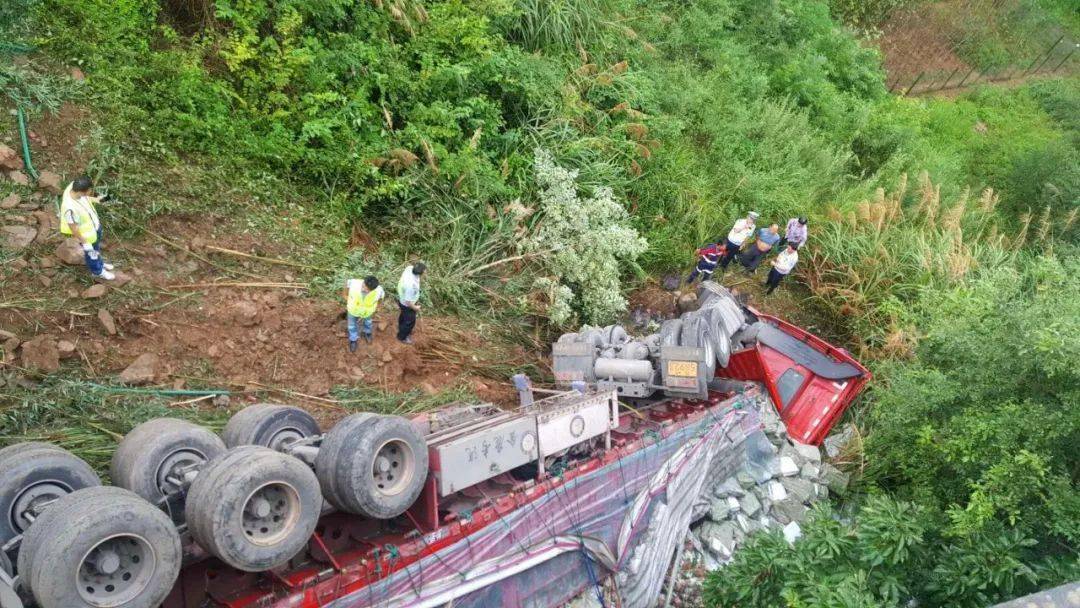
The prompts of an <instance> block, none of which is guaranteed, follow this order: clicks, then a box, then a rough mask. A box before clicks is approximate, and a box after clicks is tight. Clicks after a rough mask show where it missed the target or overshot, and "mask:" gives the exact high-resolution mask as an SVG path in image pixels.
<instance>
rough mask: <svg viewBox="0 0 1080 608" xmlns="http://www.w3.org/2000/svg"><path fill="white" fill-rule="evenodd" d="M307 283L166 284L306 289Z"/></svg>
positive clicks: (197, 286)
mask: <svg viewBox="0 0 1080 608" xmlns="http://www.w3.org/2000/svg"><path fill="white" fill-rule="evenodd" d="M307 286H308V285H307V283H270V282H263V283H241V282H236V281H221V282H219V283H177V284H176V285H166V287H168V288H169V289H208V288H212V287H266V288H270V289H307Z"/></svg>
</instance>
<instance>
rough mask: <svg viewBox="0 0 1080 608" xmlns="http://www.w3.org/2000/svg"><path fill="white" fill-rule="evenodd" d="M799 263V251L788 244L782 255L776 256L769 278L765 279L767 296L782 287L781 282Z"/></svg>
mask: <svg viewBox="0 0 1080 608" xmlns="http://www.w3.org/2000/svg"><path fill="white" fill-rule="evenodd" d="M798 262H799V249H798V248H797V247H796V246H795V245H792V244H791V243H788V246H787V247H786V248H785V249H784V250H783V251H781V252H780V255H778V256H776V259H775V260H773V261H772V268H770V269H769V277H768V278H767V279H765V287H767V288H768V289H766V290H765V295H769V294H771V293H772V292H773V291H775V290H776V287H777V286H778V285H780V281H781V280H783V278H784V277H786V276H787V275H788V274H790V273H791V271H792V270H793V269H794V268H795V264H797V263H798Z"/></svg>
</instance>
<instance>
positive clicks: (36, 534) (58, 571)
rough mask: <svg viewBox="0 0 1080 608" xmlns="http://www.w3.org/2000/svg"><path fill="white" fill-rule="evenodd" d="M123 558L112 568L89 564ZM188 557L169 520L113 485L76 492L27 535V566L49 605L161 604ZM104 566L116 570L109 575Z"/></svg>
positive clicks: (23, 555)
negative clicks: (105, 554)
mask: <svg viewBox="0 0 1080 608" xmlns="http://www.w3.org/2000/svg"><path fill="white" fill-rule="evenodd" d="M106 548H107V549H110V550H111V549H115V550H114V551H111V553H112V555H113V556H115V557H116V559H115V561H114V562H113V564H112V565H111V566H103V565H102V562H101V561H98V568H94V567H93V566H91V565H89V562H93V561H95V557H97V559H98V560H103V559H104V560H107V559H108V558H107V557H103V552H102V549H106ZM182 558H183V554H182V550H181V546H180V535H179V534H178V533H177V531H176V528H175V527H174V526H173V523H172V522H171V521H170V520H169V518H168V517H167V516H166V515H165V514H164V513H163V512H161V511H160V510H158V509H157V508H156V507H154V506H153V505H151V504H150V503H148V502H146V501H145V500H143V499H142V498H140V497H139V496H136V495H135V494H134V493H132V492H129V491H128V490H124V489H122V488H116V487H111V486H103V487H95V488H85V489H82V490H78V491H76V492H73V493H71V494H68V495H66V496H64V497H63V498H61V499H60V500H58V501H56V503H54V504H53V505H52V506H51V507H50V508H49V509H48V510H46V511H45V512H44V513H43V514H42V515H41V517H40V518H38V520H37V521H36V522H34V525H33V526H32V527H31V528H30V530H29V532H28V533H27V534H26V536H25V538H24V540H23V545H22V549H21V550H20V552H19V572H20V578H21V579H22V581H23V584H24V585H25V586H26V587H28V588H29V589H30V591H31V593H32V594H33V596H34V599H36V600H37V602H38V604H39V605H40V606H41V608H102V607H105V606H108V607H110V608H156V607H157V606H160V605H161V603H162V602H163V601H164V600H165V597H166V596H167V595H168V594H169V592H170V591H171V590H172V587H173V584H174V583H175V582H176V577H177V576H178V575H179V573H180V564H181V560H182ZM101 568H111V572H109V574H105V573H104V572H105V570H102V569H101Z"/></svg>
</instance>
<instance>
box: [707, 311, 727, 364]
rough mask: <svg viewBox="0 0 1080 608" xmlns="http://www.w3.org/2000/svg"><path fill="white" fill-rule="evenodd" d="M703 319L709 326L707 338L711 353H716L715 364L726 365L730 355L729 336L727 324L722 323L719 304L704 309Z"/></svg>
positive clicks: (722, 318)
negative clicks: (710, 343) (709, 342)
mask: <svg viewBox="0 0 1080 608" xmlns="http://www.w3.org/2000/svg"><path fill="white" fill-rule="evenodd" d="M702 315H703V320H706V321H707V324H708V327H709V338H710V339H711V341H712V347H713V353H715V355H716V365H718V366H720V367H727V364H728V358H729V357H730V356H731V338H729V337H728V330H727V326H726V325H725V323H724V313H723V311H722V310H721V308H720V307H719V306H714V307H712V308H709V309H707V310H705V311H704V312H703V313H702Z"/></svg>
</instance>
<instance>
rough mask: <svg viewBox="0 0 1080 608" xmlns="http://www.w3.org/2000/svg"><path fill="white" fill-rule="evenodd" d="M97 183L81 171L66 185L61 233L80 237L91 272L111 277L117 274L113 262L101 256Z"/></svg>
mask: <svg viewBox="0 0 1080 608" xmlns="http://www.w3.org/2000/svg"><path fill="white" fill-rule="evenodd" d="M93 187H94V184H93V182H91V181H90V178H89V177H87V176H85V175H80V176H79V177H77V178H75V181H73V182H71V183H70V184H68V187H67V188H65V189H64V195H63V197H62V198H61V200H60V234H63V235H64V236H73V237H75V238H76V239H77V240H78V241H79V245H81V246H82V250H83V257H84V258H85V262H86V268H87V269H89V270H90V274H92V275H94V276H95V277H96V278H98V279H102V280H105V281H111V280H113V279H115V278H116V275H114V274H113V273H112V269H113V265H112V264H108V263H106V262H105V260H103V259H102V258H101V219H100V218H98V214H97V208H96V207H95V205H96V204H97V203H98V202H99V201H100V200H101V199H99V198H98V197H96V196H94V193H93Z"/></svg>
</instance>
